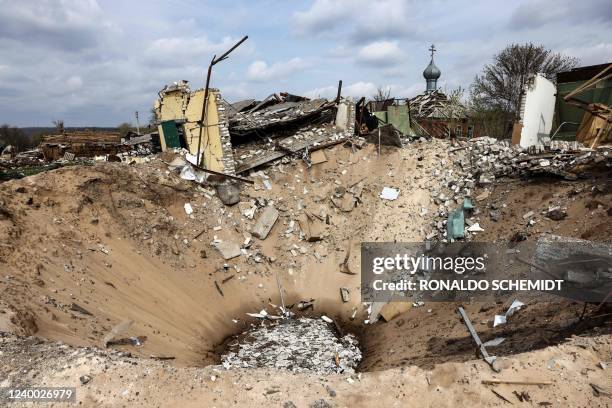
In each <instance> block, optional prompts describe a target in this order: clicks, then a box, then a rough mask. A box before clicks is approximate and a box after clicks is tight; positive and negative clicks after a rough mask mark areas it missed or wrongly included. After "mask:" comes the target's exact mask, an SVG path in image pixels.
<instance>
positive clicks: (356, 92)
mask: <svg viewBox="0 0 612 408" xmlns="http://www.w3.org/2000/svg"><path fill="white" fill-rule="evenodd" d="M379 88H382V89H383V90H385V91H390V93H391V96H392V97H394V98H411V97H413V96H416V95H418V94H419V93H421V92H423V91H424V90H425V85H424V84H423V83H416V84H412V85H410V86H405V85H397V84H387V85H382V86H379V85H376V84H375V83H373V82H366V81H359V82H355V83H352V84H350V85H346V86H344V87H343V88H342V96H345V97H351V98H361V97H362V96H365V97H366V98H371V97H373V96H374V95H376V93H377V92H378V89H379ZM337 92H338V88H337V87H335V86H331V85H330V86H325V87H321V88H315V89H312V90H310V91H308V92H304V93H303V95H304V96H306V97H308V98H318V97H321V98H335V97H336V94H337Z"/></svg>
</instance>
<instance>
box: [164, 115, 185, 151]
mask: <svg viewBox="0 0 612 408" xmlns="http://www.w3.org/2000/svg"><path fill="white" fill-rule="evenodd" d="M161 127H162V132H163V133H164V141H165V142H166V148H167V149H171V148H173V147H177V148H180V147H181V141H180V140H179V134H178V131H177V130H176V122H175V121H173V120H166V121H164V122H162V123H161Z"/></svg>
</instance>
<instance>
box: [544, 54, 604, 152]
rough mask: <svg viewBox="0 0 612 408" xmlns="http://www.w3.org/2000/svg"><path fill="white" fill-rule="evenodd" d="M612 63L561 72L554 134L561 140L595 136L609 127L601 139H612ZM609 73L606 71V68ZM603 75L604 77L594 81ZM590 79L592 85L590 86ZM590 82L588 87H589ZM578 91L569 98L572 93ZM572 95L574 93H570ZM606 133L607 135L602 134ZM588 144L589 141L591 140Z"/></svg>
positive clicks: (582, 139)
mask: <svg viewBox="0 0 612 408" xmlns="http://www.w3.org/2000/svg"><path fill="white" fill-rule="evenodd" d="M610 66H612V64H611V63H606V64H599V65H590V66H586V67H578V68H574V69H571V70H569V71H565V72H560V73H558V74H557V78H556V79H557V93H556V99H555V112H554V114H555V118H554V124H553V136H554V138H555V139H559V140H580V141H584V140H585V139H592V137H591V136H593V135H595V134H598V132H597V129H601V128H605V127H606V126H607V131H606V134H605V135H601V136H600V137H599V139H600V142H601V141H607V142H610V122H611V121H612V118H611V116H610V107H611V106H612V76H611V75H612V69H611V68H610ZM606 69H607V70H608V71H607V72H604V71H605V70H606ZM596 77H599V78H600V80H595V81H592V80H593V79H594V78H596ZM589 81H591V82H592V86H588V85H589V84H588V83H589ZM585 85H587V87H585ZM576 91H578V93H577V94H576V95H575V96H574V97H573V98H572V99H573V102H574V103H572V102H570V101H566V97H567V96H568V95H570V94H573V93H575V92H576ZM570 96H571V95H570ZM602 136H603V137H602ZM587 144H588V143H587Z"/></svg>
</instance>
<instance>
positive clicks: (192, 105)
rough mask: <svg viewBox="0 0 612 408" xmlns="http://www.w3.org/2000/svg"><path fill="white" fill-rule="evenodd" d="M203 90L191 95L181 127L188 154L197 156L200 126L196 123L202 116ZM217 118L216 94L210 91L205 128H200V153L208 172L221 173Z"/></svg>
mask: <svg viewBox="0 0 612 408" xmlns="http://www.w3.org/2000/svg"><path fill="white" fill-rule="evenodd" d="M203 100H204V90H202V89H201V90H198V91H196V92H194V93H192V94H191V99H190V100H189V105H187V111H186V114H185V116H186V119H187V122H186V123H185V124H184V125H183V129H184V130H185V137H186V139H187V145H188V146H189V152H190V153H191V154H193V155H196V154H198V138H199V134H200V126H199V125H198V124H197V123H196V122H197V121H198V120H199V119H200V117H201V115H202V102H203ZM218 123H219V116H218V114H217V99H216V92H215V91H210V92H209V95H208V111H207V118H206V126H205V127H204V128H202V145H201V146H200V153H203V154H204V167H205V168H207V169H209V170H214V171H219V172H223V171H224V168H223V162H222V158H223V150H222V146H221V134H220V132H219V126H218Z"/></svg>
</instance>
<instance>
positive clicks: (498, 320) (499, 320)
mask: <svg viewBox="0 0 612 408" xmlns="http://www.w3.org/2000/svg"><path fill="white" fill-rule="evenodd" d="M524 305H525V304H524V303H523V302H521V301H520V300H514V302H512V304H511V305H510V307H509V308H508V310H507V311H506V314H504V315H495V318H494V319H493V327H495V326H499V325H500V324H506V321H507V320H508V318H509V317H510V316H512V315H513V314H514V312H516V311H517V310H520V309H521V307H522V306H524Z"/></svg>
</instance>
